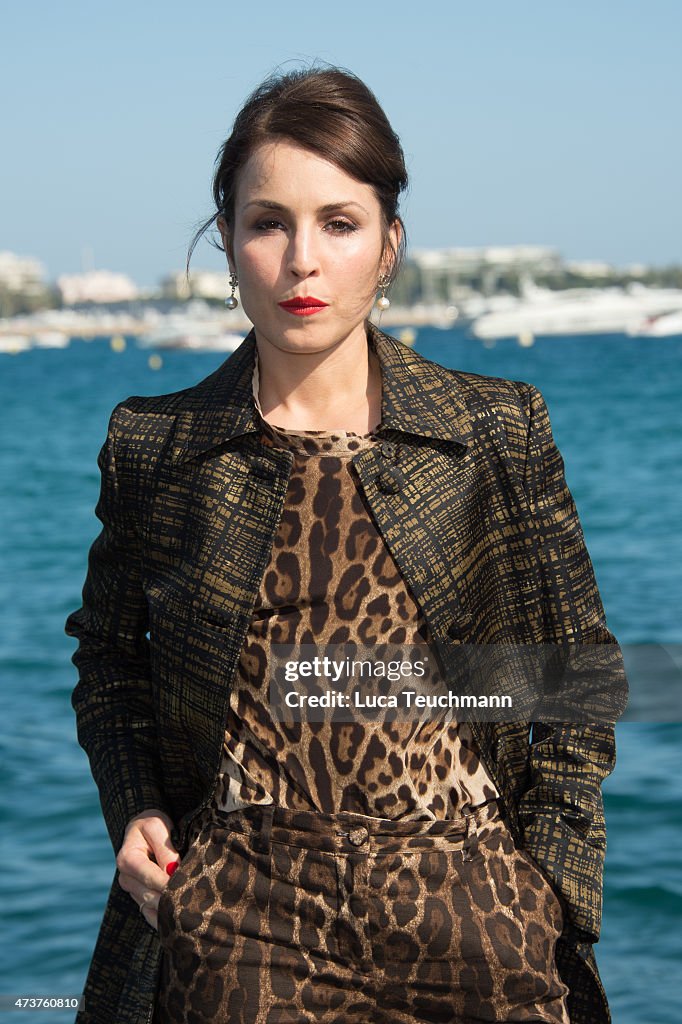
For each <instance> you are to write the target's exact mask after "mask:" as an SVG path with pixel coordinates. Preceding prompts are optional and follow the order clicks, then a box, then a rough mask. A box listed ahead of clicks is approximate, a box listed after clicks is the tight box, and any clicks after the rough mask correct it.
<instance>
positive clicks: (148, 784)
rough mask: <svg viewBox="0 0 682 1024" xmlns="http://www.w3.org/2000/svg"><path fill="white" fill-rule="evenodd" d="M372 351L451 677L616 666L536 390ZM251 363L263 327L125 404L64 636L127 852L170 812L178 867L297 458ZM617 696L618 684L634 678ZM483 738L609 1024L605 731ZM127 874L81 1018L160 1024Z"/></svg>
mask: <svg viewBox="0 0 682 1024" xmlns="http://www.w3.org/2000/svg"><path fill="white" fill-rule="evenodd" d="M367 336H368V343H369V344H370V345H371V346H372V347H373V349H374V351H375V352H376V354H377V356H378V359H379V361H380V364H381V372H382V389H383V390H382V409H381V415H382V418H381V425H380V428H379V433H380V435H381V436H382V437H383V438H384V439H385V440H386V444H385V445H380V446H376V447H372V448H369V449H365V450H362V451H361V452H359V453H358V454H356V455H355V456H354V457H353V463H354V465H355V469H356V470H357V474H358V477H359V480H360V484H361V487H362V489H363V492H364V495H365V499H366V501H367V503H368V504H369V507H370V508H371V511H372V513H373V516H374V518H375V521H376V523H377V525H378V528H379V529H380V531H381V533H382V535H383V537H384V538H385V541H386V544H387V545H388V547H389V549H390V551H391V553H392V555H393V557H394V558H395V561H396V563H397V565H398V567H399V568H400V570H401V572H402V574H403V576H404V578H405V580H406V582H407V584H408V585H409V587H410V588H411V590H412V592H413V594H414V595H415V597H416V599H417V600H418V602H419V605H420V607H421V609H422V610H423V612H424V615H425V617H426V619H427V621H428V624H429V627H430V632H431V636H432V637H433V638H434V640H435V642H436V643H437V644H438V648H439V652H440V655H441V658H442V660H443V663H444V665H445V666H446V668H447V666H448V664H450V663H451V662H450V659H451V656H452V654H453V652H454V651H455V650H456V648H457V645H459V644H462V643H466V644H505V643H507V644H521V645H523V644H548V643H554V642H555V641H556V642H562V641H569V642H571V641H580V642H582V643H586V644H610V645H615V648H614V647H611V648H610V650H618V645H617V644H616V641H615V638H614V637H613V635H612V634H611V633H610V632H609V630H608V629H607V626H606V621H605V615H604V609H603V606H602V602H601V600H600V596H599V592H598V589H597V585H596V582H595V578H594V572H593V568H592V564H591V561H590V557H589V555H588V552H587V549H586V547H585V542H584V538H583V533H582V529H581V526H580V523H579V519H578V515H577V512H576V508H575V504H574V501H573V498H572V495H571V493H570V491H569V489H568V487H567V485H566V481H565V476H564V463H563V459H562V456H561V455H560V453H559V451H558V449H557V447H556V445H555V443H554V440H553V436H552V431H551V427H550V421H549V416H548V412H547V407H546V404H545V401H544V399H543V397H542V395H541V393H540V392H539V391H538V389H537V388H535V387H534V386H533V385H530V384H526V383H523V382H521V381H511V380H505V379H503V378H499V377H490V376H482V375H478V374H473V373H465V372H461V371H455V370H449V369H446V368H444V367H442V366H440V365H439V364H437V363H435V362H432V361H431V360H428V359H426V358H425V357H423V356H421V355H420V354H419V353H417V352H416V351H413V350H410V349H408V348H407V347H406V346H404V345H402V344H401V343H400V342H398V341H396V340H395V339H393V338H391V337H390V336H389V335H387V334H385V333H383V332H381V331H380V330H378V329H377V328H376V327H374V326H373V325H372V324H371V323H369V322H367ZM255 359H256V341H255V333H254V332H253V331H251V332H250V334H249V335H248V336H247V337H246V338H245V340H244V342H243V343H242V344H241V345H240V347H239V348H238V349H237V350H236V351H235V352H234V353H233V354H232V355H231V356H230V357H229V358H228V359H227V360H226V361H225V362H224V363H223V364H222V365H221V366H220V367H219V368H218V369H217V370H216V371H215V372H214V373H212V374H211V375H210V376H209V377H207V378H206V379H205V380H203V381H201V382H200V383H199V384H197V385H196V386H194V387H190V388H188V389H186V390H184V391H180V392H176V393H174V394H170V395H163V396H160V397H133V398H130V399H128V400H127V401H124V402H122V403H121V404H120V405H118V406H117V407H116V409H115V410H114V412H113V413H112V416H111V421H110V425H109V431H108V436H107V438H106V441H105V443H104V445H103V446H102V449H101V452H100V456H99V460H98V464H99V467H100V471H101V476H102V479H101V493H100V498H99V502H98V505H97V509H96V514H97V516H98V518H99V519H100V520H101V522H102V530H101V532H100V534H99V536H98V537H97V538H96V540H95V541H94V543H93V545H92V548H91V550H90V554H89V562H88V573H87V578H86V581H85V586H84V589H83V598H82V607H80V608H79V609H78V610H77V611H74V612H73V613H72V614H71V615H70V616H69V618H68V620H67V624H66V631H67V633H68V634H69V635H70V636H73V637H76V638H77V640H78V649H77V651H76V653H75V654H74V656H73V660H74V664H75V665H76V667H77V668H78V671H79V682H78V684H77V685H76V687H75V689H74V691H73V695H72V704H73V708H74V710H75V713H76V721H77V730H78V740H79V743H80V744H81V746H82V747H83V748H84V750H85V751H86V753H87V754H88V757H89V759H90V766H91V770H92V774H93V777H94V779H95V782H96V783H97V786H98V789H99V794H100V800H101V805H102V812H103V815H104V819H105V821H106V825H107V828H108V831H109V835H110V838H111V841H112V845H113V848H114V851H115V852H118V850H119V849H120V846H121V844H122V841H123V835H124V831H125V826H126V824H127V822H128V821H129V820H130V819H131V818H132V817H133V816H134V815H135V814H137V813H139V812H141V811H143V810H145V809H147V808H151V807H157V808H163V809H165V810H166V811H167V812H168V814H169V815H170V816H171V818H172V819H173V821H174V822H175V826H176V828H175V831H174V833H173V839H174V844H175V846H176V848H177V849H178V850H179V851H180V852H181V853H184V852H185V847H184V844H185V841H186V837H187V834H188V830H189V825H190V824H191V821H192V819H193V817H194V816H195V815H196V814H197V813H198V812H199V811H200V810H201V808H202V807H203V806H204V805H205V804H206V802H207V801H208V800H209V798H210V795H211V793H212V792H213V787H214V784H215V781H216V777H217V773H218V770H219V764H220V758H221V751H222V742H223V733H224V722H225V719H226V714H227V708H228V700H229V693H228V686H227V681H228V680H230V679H232V678H233V676H234V672H235V667H236V665H237V661H238V659H239V655H240V651H241V647H242V642H243V639H244V637H245V635H246V631H247V628H248V625H249V621H250V614H251V610H252V606H253V603H254V601H255V598H256V595H257V591H258V586H259V584H260V581H261V577H262V573H263V571H264V567H265V565H266V563H267V559H268V557H269V555H270V552H271V546H272V542H273V537H274V535H275V531H276V528H277V524H278V522H279V519H280V515H281V511H282V506H283V501H284V497H285V493H286V485H287V480H288V477H289V470H290V465H291V454H290V453H289V452H287V451H285V450H282V449H273V448H267V447H265V446H262V445H261V444H260V443H259V428H258V422H257V419H256V410H255V406H254V401H253V393H252V373H253V368H254V361H255ZM396 443H399V444H400V446H401V462H400V477H399V478H397V479H396V476H395V472H394V468H392V467H394V460H393V459H392V457H391V452H392V451H393V450H394V446H395V444H396ZM386 453H388V454H386ZM601 650H604V648H601ZM614 664H615V665H618V666H622V662H620V661H618V662H614ZM608 685H609V686H611V687H613V688H614V689H620V691H621V692H622V693H623V694H624V693H625V692H626V689H627V683H626V681H625V677H624V674H623V673H622V668H618V667H616V668H614V669H613V673H612V678H611V679H609V680H608ZM569 689H570V686H569ZM472 729H473V730H474V732H475V736H476V739H477V741H478V744H479V747H480V751H481V756H482V760H483V762H484V764H485V765H486V767H487V769H488V771H489V772H490V774H491V775H492V777H493V778H494V780H495V782H496V784H497V786H498V789H499V791H500V793H501V794H502V798H503V801H504V806H505V807H506V810H507V813H508V817H509V821H510V823H511V826H512V827H513V830H514V834H515V838H516V840H517V842H518V843H519V844H522V845H524V846H525V847H526V849H527V850H528V852H529V853H530V854H531V855H532V856H533V857H534V858H535V859H536V861H537V862H538V864H539V865H540V866H541V867H542V868H543V869H544V871H545V873H546V875H547V877H548V879H549V880H550V881H551V883H552V885H553V886H554V887H555V889H556V891H557V893H558V894H559V895H560V897H561V898H562V900H563V902H564V906H565V919H566V926H565V930H564V934H563V935H562V937H561V938H560V939H559V941H558V944H557V950H556V957H557V964H558V966H559V970H560V973H561V975H562V978H563V980H564V981H565V983H566V984H567V985H568V987H569V990H570V995H569V1011H570V1015H571V1022H572V1024H607V1022H608V1021H609V1020H610V1013H609V1008H608V1004H607V1000H606V996H605V994H604V990H603V987H602V984H601V980H600V977H599V973H598V970H597V965H596V961H595V957H594V952H593V948H592V947H593V943H594V942H596V941H597V940H598V938H599V932H600V924H601V905H602V879H603V861H604V854H605V849H606V831H605V820H604V813H603V802H602V795H601V783H602V781H603V780H604V778H605V777H606V776H607V775H608V774H609V773H610V772H611V771H612V769H613V767H614V764H615V742H614V729H613V726H612V725H609V724H590V725H587V724H579V723H576V722H575V721H574V722H573V723H563V724H562V723H557V722H541V721H533V722H530V721H522V722H508V721H507V722H494V721H488V722H478V723H476V722H474V723H472ZM117 874H118V872H115V874H114V878H113V882H112V885H111V889H110V892H109V896H108V902H107V906H106V910H105V914H104V918H103V921H102V925H101V928H100V932H99V936H98V940H97V944H96V947H95V951H94V954H93V958H92V963H91V965H90V970H89V973H88V977H87V981H86V986H85V990H84V994H85V1009H84V1010H83V1011H80V1012H79V1014H78V1017H77V1021H78V1024H145V1022H148V1021H149V1020H150V1019H151V1014H152V1008H153V999H154V992H155V986H156V983H157V980H158V974H159V965H160V955H161V949H160V945H159V942H158V937H157V933H156V931H155V929H153V928H152V927H151V926H150V925H149V924H148V923H147V922H146V921H145V919H144V918H143V917H142V915H141V914H140V913H139V910H138V908H137V905H136V903H135V902H134V901H133V899H132V898H131V896H130V895H129V894H128V893H127V892H125V891H124V890H123V889H122V888H121V887H120V885H119V884H118V881H117Z"/></svg>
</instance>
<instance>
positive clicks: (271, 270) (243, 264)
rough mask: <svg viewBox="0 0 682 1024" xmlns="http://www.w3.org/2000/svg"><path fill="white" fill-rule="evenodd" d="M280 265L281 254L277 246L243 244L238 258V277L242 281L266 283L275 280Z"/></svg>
mask: <svg viewBox="0 0 682 1024" xmlns="http://www.w3.org/2000/svg"><path fill="white" fill-rule="evenodd" d="M281 267H282V254H281V253H280V251H279V249H278V248H277V246H272V245H270V246H265V245H258V244H253V245H245V246H244V247H243V248H242V251H241V258H240V260H239V268H240V277H241V278H242V280H244V281H254V282H259V283H261V284H267V283H269V282H273V281H276V280H277V277H278V276H279V273H280V270H281Z"/></svg>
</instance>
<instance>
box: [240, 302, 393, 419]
mask: <svg viewBox="0 0 682 1024" xmlns="http://www.w3.org/2000/svg"><path fill="white" fill-rule="evenodd" d="M256 347H257V358H258V375H259V390H258V400H259V403H260V406H261V409H262V411H263V416H264V418H265V419H266V420H267V421H268V422H270V423H272V424H274V425H276V426H280V427H285V428H288V429H290V430H330V431H335V430H339V431H353V432H354V433H357V434H367V433H370V432H371V431H373V430H374V429H375V428H376V427H377V426H378V425H379V423H380V422H381V367H380V364H379V361H378V359H377V357H376V355H375V354H374V352H373V350H372V349H371V347H370V345H369V343H368V340H367V333H366V329H365V324H364V322H363V323H361V324H359V325H358V327H357V328H356V329H355V330H354V331H353V332H352V333H351V334H349V335H348V336H347V337H346V338H343V339H342V340H341V341H339V342H338V343H336V344H335V345H332V346H330V347H327V348H325V349H324V350H322V351H318V352H302V351H290V350H285V349H282V348H280V347H278V346H276V345H273V344H272V343H271V342H269V341H268V340H267V339H266V338H264V337H263V336H262V335H261V334H259V333H258V331H257V329H256Z"/></svg>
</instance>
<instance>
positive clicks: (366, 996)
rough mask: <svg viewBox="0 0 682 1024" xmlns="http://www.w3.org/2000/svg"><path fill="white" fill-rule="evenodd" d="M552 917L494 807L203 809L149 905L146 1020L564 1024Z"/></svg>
mask: <svg viewBox="0 0 682 1024" xmlns="http://www.w3.org/2000/svg"><path fill="white" fill-rule="evenodd" d="M564 909H565V904H564V902H563V898H562V897H560V896H558V895H557V894H556V892H555V890H554V888H553V886H552V885H551V884H550V882H549V880H548V878H547V876H546V875H545V874H544V871H543V870H542V869H541V868H540V867H539V866H538V865H537V863H536V862H535V861H534V859H533V858H532V857H531V856H530V855H529V854H527V853H526V852H525V851H524V850H522V849H519V848H518V847H517V846H516V845H515V843H514V840H513V838H512V835H511V833H510V831H509V828H508V826H507V824H506V821H505V818H504V817H503V815H502V813H501V811H500V806H499V804H498V802H497V801H496V800H492V801H489V802H488V803H486V804H483V805H482V806H481V807H478V808H477V809H476V810H474V811H473V813H469V814H465V815H463V816H461V817H458V818H452V819H448V820H438V821H405V820H398V821H393V820H389V819H385V818H373V817H366V816H364V815H362V814H356V813H352V812H341V813H337V814H320V813H316V812H312V811H295V810H288V809H285V808H281V807H277V806H274V805H272V804H271V805H266V806H263V805H253V806H250V807H245V808H241V809H238V810H235V811H231V812H220V811H216V810H215V809H213V810H211V811H210V814H207V815H205V817H204V820H200V821H199V822H198V823H197V824H196V825H195V828H194V829H193V839H192V841H191V844H190V847H189V849H188V851H187V853H186V854H185V856H184V857H183V858H182V859H181V861H180V865H179V867H178V868H177V869H176V871H175V873H174V874H173V875H172V876H171V878H170V879H169V882H168V883H167V885H166V888H165V889H164V891H163V893H162V896H161V900H160V903H159V913H158V928H159V938H160V941H161V945H162V951H163V956H162V966H161V976H160V982H159V989H158V993H157V1000H156V1009H155V1015H154V1024H180V1022H182V1024H200V1022H201V1024H204V1022H206V1024H208V1022H209V1021H211V1022H212V1024H228V1022H229V1024H285V1022H286V1024H319V1022H324V1024H332V1022H333V1024H351V1022H357V1024H370V1022H376V1024H408V1022H409V1024H413V1022H415V1021H425V1022H426V1021H429V1022H434V1024H436V1022H438V1024H446V1022H452V1024H470V1022H471V1024H474V1022H476V1024H479V1022H482V1021H498V1022H499V1021H552V1022H553V1024H569V1017H568V1010H567V1004H566V996H567V994H568V988H567V987H566V985H565V984H564V983H563V982H562V981H561V978H560V977H559V974H558V970H557V967H556V963H555V948H556V942H557V938H558V937H559V935H560V934H561V931H562V929H563V921H564Z"/></svg>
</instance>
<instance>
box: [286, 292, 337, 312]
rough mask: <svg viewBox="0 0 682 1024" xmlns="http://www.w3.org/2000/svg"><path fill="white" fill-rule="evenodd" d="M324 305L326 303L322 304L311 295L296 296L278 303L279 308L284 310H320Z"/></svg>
mask: <svg viewBox="0 0 682 1024" xmlns="http://www.w3.org/2000/svg"><path fill="white" fill-rule="evenodd" d="M326 305H327V303H326V302H322V301H321V299H316V298H314V296H312V295H297V296H296V298H295V299H287V300H286V302H280V306H282V307H283V308H284V309H308V308H310V307H315V308H317V309H322V307H323V306H326Z"/></svg>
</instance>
